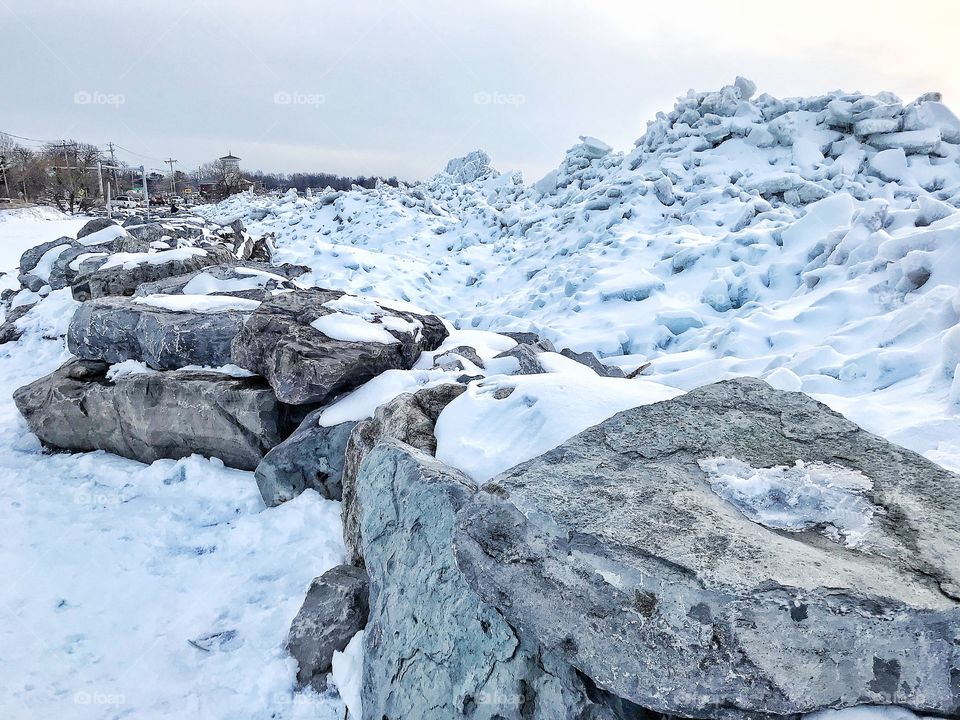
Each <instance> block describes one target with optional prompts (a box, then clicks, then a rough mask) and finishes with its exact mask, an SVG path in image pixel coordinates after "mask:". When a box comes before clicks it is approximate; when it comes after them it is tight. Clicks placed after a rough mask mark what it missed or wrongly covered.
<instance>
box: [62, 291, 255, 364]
mask: <svg viewBox="0 0 960 720" xmlns="http://www.w3.org/2000/svg"><path fill="white" fill-rule="evenodd" d="M248 316H249V310H248V311H246V312H244V311H241V310H221V311H218V312H189V311H177V310H167V309H164V308H162V307H156V306H154V305H148V304H145V303H144V302H142V299H139V298H128V297H105V298H100V299H98V300H91V301H89V302H85V303H83V304H82V305H81V306H80V307H79V308H78V309H77V311H76V312H75V313H74V316H73V318H72V319H71V320H70V326H69V329H68V331H67V347H69V349H70V352H72V353H73V354H74V355H76V356H77V357H80V358H83V359H85V360H103V361H105V362H108V363H111V364H114V363H119V362H123V361H124V360H138V361H140V362H143V363H146V364H147V365H148V366H150V367H151V368H153V369H155V370H174V369H177V368H182V367H186V366H188V365H200V366H207V367H220V366H222V365H226V364H228V363H230V344H231V343H232V342H233V339H234V337H236V335H237V333H238V332H240V328H241V327H243V323H244V321H245V320H246V318H247V317H248Z"/></svg>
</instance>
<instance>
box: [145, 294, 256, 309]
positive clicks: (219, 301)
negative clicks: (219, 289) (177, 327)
mask: <svg viewBox="0 0 960 720" xmlns="http://www.w3.org/2000/svg"><path fill="white" fill-rule="evenodd" d="M134 302H135V303H136V304H137V305H149V306H150V307H156V308H162V309H163V310H173V311H175V312H196V313H216V312H226V311H228V310H239V311H241V312H253V311H254V310H256V309H257V308H258V307H260V301H259V300H251V299H249V298H240V297H232V296H230V295H186V294H184V295H163V294H157V295H147V296H145V297H138V298H135V299H134Z"/></svg>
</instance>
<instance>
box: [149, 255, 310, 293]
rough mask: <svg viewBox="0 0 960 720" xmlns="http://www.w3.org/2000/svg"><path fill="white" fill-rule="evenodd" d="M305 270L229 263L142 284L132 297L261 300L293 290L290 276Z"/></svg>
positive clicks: (260, 264) (292, 267) (249, 263)
mask: <svg viewBox="0 0 960 720" xmlns="http://www.w3.org/2000/svg"><path fill="white" fill-rule="evenodd" d="M305 270H306V268H304V267H302V266H299V267H298V266H295V265H291V266H288V267H274V266H272V265H266V264H263V263H257V262H242V261H237V262H231V263H229V264H225V265H210V266H207V267H204V268H202V269H201V270H195V271H193V272H190V273H186V274H185V275H174V276H172V277H168V278H162V279H160V280H155V281H153V282H146V283H142V284H141V285H140V286H139V287H137V289H136V290H135V291H134V293H133V294H134V297H146V296H148V295H230V296H233V297H242V298H249V299H252V300H264V299H265V298H267V297H271V296H272V295H273V293H274V291H276V290H294V289H296V287H297V286H296V285H294V284H293V282H291V280H290V278H291V277H296V276H297V275H302V274H303V272H304V271H305Z"/></svg>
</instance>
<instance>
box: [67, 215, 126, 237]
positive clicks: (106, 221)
mask: <svg viewBox="0 0 960 720" xmlns="http://www.w3.org/2000/svg"><path fill="white" fill-rule="evenodd" d="M116 224H117V223H115V222H114V221H113V220H111V219H110V218H94V219H93V220H90V221H89V222H87V223H86V224H85V225H84V226H83V227H82V228H80V229H79V230H77V240H80V239H81V238H85V237H86V236H87V235H93V234H94V233H95V232H100V231H101V230H103V229H105V228H108V227H110V226H111V225H116Z"/></svg>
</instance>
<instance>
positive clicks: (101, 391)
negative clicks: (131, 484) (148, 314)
mask: <svg viewBox="0 0 960 720" xmlns="http://www.w3.org/2000/svg"><path fill="white" fill-rule="evenodd" d="M106 371H107V365H106V363H101V362H96V361H90V360H71V361H70V362H68V363H66V364H65V365H63V366H62V367H61V368H59V369H58V370H56V371H54V372H53V373H51V374H50V375H47V376H46V377H43V378H41V379H39V380H37V381H35V382H32V383H30V384H29V385H27V386H25V387H22V388H20V389H19V390H17V391H16V392H15V393H14V395H13V397H14V400H15V402H16V404H17V408H18V409H19V410H20V412H21V413H22V414H23V416H24V417H25V418H26V420H27V424H28V425H29V426H30V430H31V431H32V432H33V433H34V434H35V435H36V436H37V437H39V438H40V440H41V442H43V444H44V445H46V446H48V447H51V448H55V449H60V450H69V451H73V452H86V451H89V450H106V451H108V452H112V453H115V454H117V455H123V456H124V457H128V458H132V459H134V460H139V461H141V462H145V463H150V462H153V461H154V460H158V459H160V458H174V459H177V458H182V457H186V456H188V455H191V454H193V453H199V454H201V455H206V456H208V457H217V458H220V459H221V460H223V462H224V464H226V465H229V466H230V467H235V468H240V469H241V470H253V469H254V468H255V467H256V466H257V464H258V463H259V462H260V460H261V459H262V458H263V456H264V454H266V452H267V451H268V450H269V449H270V448H272V447H273V446H274V445H276V444H277V443H279V442H280V439H281V438H282V437H283V435H284V433H285V430H286V423H287V420H286V415H285V409H284V408H283V407H282V406H281V404H280V403H278V402H277V399H276V397H274V395H273V393H272V392H271V390H270V388H269V387H267V385H266V383H264V382H263V380H262V379H261V378H234V377H229V376H226V375H221V374H218V373H210V372H195V371H187V370H180V371H175V372H166V373H146V374H135V375H127V376H124V377H119V378H117V379H116V380H115V381H114V382H111V381H109V380H107V379H106V377H105V374H106Z"/></svg>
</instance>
